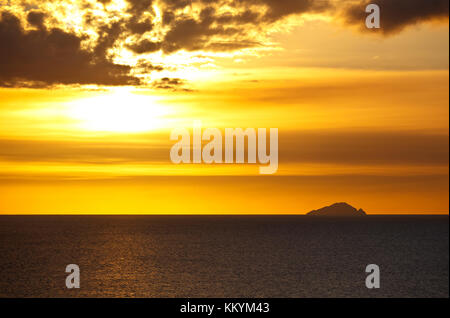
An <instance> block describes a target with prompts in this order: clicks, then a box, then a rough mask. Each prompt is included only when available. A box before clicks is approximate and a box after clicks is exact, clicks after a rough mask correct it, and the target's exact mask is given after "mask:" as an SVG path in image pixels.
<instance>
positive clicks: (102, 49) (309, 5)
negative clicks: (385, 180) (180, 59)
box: [0, 0, 449, 88]
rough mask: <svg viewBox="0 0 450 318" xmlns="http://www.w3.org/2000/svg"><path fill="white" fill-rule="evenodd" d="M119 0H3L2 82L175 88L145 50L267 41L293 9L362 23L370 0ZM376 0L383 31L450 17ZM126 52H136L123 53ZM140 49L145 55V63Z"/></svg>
mask: <svg viewBox="0 0 450 318" xmlns="http://www.w3.org/2000/svg"><path fill="white" fill-rule="evenodd" d="M124 1H125V2H123V1H122V2H121V1H119V0H89V1H82V2H81V1H79V2H77V1H75V0H73V1H67V2H55V1H34V0H27V1H21V2H20V3H15V2H16V1H12V2H13V5H5V6H3V7H2V10H0V43H1V44H2V45H0V60H1V62H0V63H1V69H0V86H2V87H18V86H30V87H45V86H52V85H57V84H62V85H72V84H79V85H86V84H96V85H102V86H108V85H112V86H115V85H149V86H150V87H162V88H167V86H168V85H161V82H167V83H173V85H172V87H173V88H176V87H178V86H179V83H181V82H180V81H177V80H176V79H165V80H163V81H162V80H161V79H158V80H157V81H155V82H152V81H153V80H152V79H151V75H152V74H154V73H155V72H160V71H162V70H164V69H166V68H170V65H160V64H157V65H155V64H154V63H153V61H151V60H149V59H148V58H146V57H145V56H146V55H148V54H150V53H155V52H161V54H163V55H170V54H173V53H175V52H178V51H180V50H184V51H187V52H197V51H198V52H200V51H201V52H205V51H209V52H230V51H237V50H242V49H250V48H254V49H258V48H264V47H265V46H266V45H267V44H266V34H268V31H269V30H270V29H271V28H274V27H276V26H277V25H280V24H283V21H285V18H287V17H289V16H293V15H298V16H301V15H303V14H321V15H327V16H334V17H342V16H343V17H344V18H345V19H344V20H345V23H346V24H348V25H350V26H352V25H359V26H361V27H362V26H363V25H364V21H365V16H366V13H365V10H364V8H365V6H366V5H367V4H368V3H369V2H368V0H355V1H336V0H217V1H212V0H189V1H188V0H124ZM7 3H8V4H9V3H10V2H7ZM349 3H350V5H349ZM377 3H378V4H379V5H380V7H381V11H382V14H381V16H382V18H381V19H382V21H381V22H382V29H381V32H382V33H383V34H392V33H395V32H399V31H401V30H402V29H404V28H405V27H406V26H408V25H412V24H417V23H421V22H426V21H432V20H435V19H445V18H447V19H448V12H449V9H448V8H449V3H448V0H433V1H423V0H379V1H378V2H377ZM119 4H122V6H120V5H119ZM74 8H76V10H74ZM337 19H338V18H337ZM123 52H128V53H129V54H131V55H132V56H134V57H135V60H133V61H132V62H130V59H128V60H127V59H125V60H124V59H121V56H122V55H123ZM127 56H129V55H127ZM140 56H143V57H144V58H146V59H147V60H145V63H143V62H142V58H140ZM131 60H132V59H131ZM143 64H145V65H146V67H145V68H143V67H142V65H143ZM167 83H166V84H167Z"/></svg>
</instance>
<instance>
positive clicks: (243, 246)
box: [0, 215, 449, 298]
mask: <svg viewBox="0 0 450 318" xmlns="http://www.w3.org/2000/svg"><path fill="white" fill-rule="evenodd" d="M69 264H76V265H78V268H79V270H80V276H79V278H80V288H67V286H66V278H67V276H68V275H70V273H66V267H67V265H69ZM370 264H375V265H377V266H378V268H379V282H380V286H379V288H372V289H370V288H368V287H367V285H366V278H367V277H368V275H371V273H367V272H366V268H367V266H368V265H370ZM0 297H51V298H53V297H64V298H66V297H102V298H103V297H127V298H134V297H139V298H142V297H145V298H146V297H158V298H161V297H163V298H172V297H180V298H205V297H207V298H209V297H211V298H213V297H219V298H222V297H224V298H228V297H233V298H241V297H242V298H268V297H270V298H273V297H276V298H317V297H319V298H323V297H326V298H328V297H339V298H341V297H345V298H347V297H348V298H353V297H358V298H360V297H364V298H366V297H376V298H377V297H401V298H403V297H406V298H410V297H413V298H416V297H449V219H448V216H367V217H353V218H342V217H340V218H330V217H311V216H283V215H279V216H278V215H277V216H243V215H236V216H179V215H174V216H158V215H154V216H132V215H118V216H42V215H40V216H10V215H1V216H0Z"/></svg>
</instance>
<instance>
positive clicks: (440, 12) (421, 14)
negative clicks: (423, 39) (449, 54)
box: [345, 0, 449, 34]
mask: <svg viewBox="0 0 450 318" xmlns="http://www.w3.org/2000/svg"><path fill="white" fill-rule="evenodd" d="M372 2H373V1H369V0H365V1H361V2H360V3H359V4H356V5H352V6H350V7H348V8H347V9H346V11H345V17H346V20H347V22H348V23H350V24H355V25H362V26H363V25H364V23H365V18H366V16H367V13H365V7H366V6H367V5H368V4H369V3H372ZM373 3H376V4H377V5H379V7H380V11H381V13H380V18H381V29H380V31H381V32H383V33H385V34H390V33H395V32H398V31H401V30H402V29H403V28H405V27H406V26H408V25H413V24H417V23H421V22H427V21H432V20H435V19H442V18H448V16H449V0H378V1H375V2H373Z"/></svg>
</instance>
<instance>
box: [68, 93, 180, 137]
mask: <svg viewBox="0 0 450 318" xmlns="http://www.w3.org/2000/svg"><path fill="white" fill-rule="evenodd" d="M170 113H171V110H170V108H169V107H167V106H162V105H159V104H158V102H157V98H155V97H153V96H147V95H139V94H136V93H133V92H130V91H128V90H125V89H117V90H115V91H113V92H109V93H106V94H102V95H98V96H94V97H89V98H85V99H81V100H77V101H74V102H72V103H70V105H69V107H68V116H69V117H70V118H72V119H74V120H75V121H76V122H77V125H78V126H79V128H81V129H83V130H89V131H98V132H118V133H130V132H131V133H133V132H145V131H151V130H155V129H161V128H164V127H166V125H167V123H168V118H167V116H168V115H169V114H170Z"/></svg>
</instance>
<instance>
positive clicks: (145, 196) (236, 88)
mask: <svg viewBox="0 0 450 318" xmlns="http://www.w3.org/2000/svg"><path fill="white" fill-rule="evenodd" d="M368 3H369V1H366V0H346V1H341V0H315V1H314V0H246V1H243V0H217V1H211V0H142V1H141V0H139V1H138V0H110V1H108V0H86V1H76V0H72V1H45V0H43V1H33V0H31V1H28V0H20V1H19V0H17V1H16V0H0V213H2V214H117V213H119V214H147V213H148V214H185V213H193V214H228V213H230V214H303V213H306V212H308V211H310V210H313V209H317V208H320V207H322V206H326V205H330V204H332V203H335V202H342V201H345V202H348V203H349V204H351V205H353V206H355V207H357V208H362V209H364V210H365V211H366V212H367V213H368V214H448V206H449V87H448V85H449V25H448V17H449V2H448V0H436V1H426V0H395V1H394V0H377V1H375V3H377V4H378V5H379V7H380V10H381V28H380V29H367V28H366V27H365V19H366V16H367V14H368V13H366V12H365V7H366V5H367V4H368ZM196 121H201V124H202V127H204V128H219V129H220V130H222V131H223V130H224V129H225V128H244V129H245V128H267V129H268V128H278V131H279V168H278V171H277V172H276V173H275V174H273V175H260V174H259V172H258V171H259V170H258V167H259V165H255V164H228V165H220V164H213V165H207V164H199V165H190V164H181V165H174V164H173V163H172V162H171V161H170V149H171V147H172V146H173V144H174V142H173V141H171V140H170V133H171V131H172V130H173V129H174V128H180V127H183V128H187V129H191V128H192V127H193V124H194V122H196Z"/></svg>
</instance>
